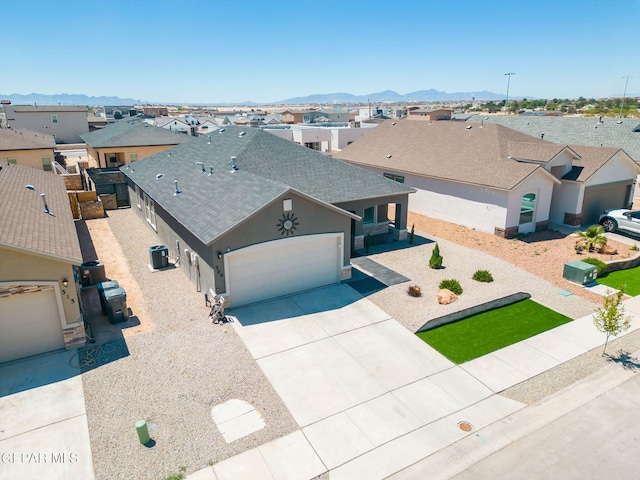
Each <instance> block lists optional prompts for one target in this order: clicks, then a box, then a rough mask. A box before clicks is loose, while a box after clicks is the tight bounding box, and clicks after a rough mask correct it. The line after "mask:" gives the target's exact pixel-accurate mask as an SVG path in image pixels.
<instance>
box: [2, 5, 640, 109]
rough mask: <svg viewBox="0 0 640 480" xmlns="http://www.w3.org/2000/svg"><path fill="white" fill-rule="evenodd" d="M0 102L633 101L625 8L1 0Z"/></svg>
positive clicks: (634, 61)
mask: <svg viewBox="0 0 640 480" xmlns="http://www.w3.org/2000/svg"><path fill="white" fill-rule="evenodd" d="M2 3H3V5H2V7H1V8H0V16H1V18H2V25H3V28H2V42H0V62H1V63H0V69H1V71H2V75H1V76H0V93H2V94H13V93H20V94H28V93H32V92H37V93H45V94H55V93H84V94H87V95H94V96H100V95H108V96H119V97H130V98H134V99H140V100H143V101H144V100H147V101H157V102H163V101H164V102H179V103H198V102H200V103H215V102H241V101H246V100H251V101H256V102H269V101H277V100H283V99H286V98H291V97H296V96H306V95H310V94H314V93H333V92H348V93H353V94H358V95H363V94H368V93H373V92H379V91H382V90H395V91H397V92H398V93H402V94H404V93H409V92H413V91H416V90H426V89H430V88H433V89H436V90H442V91H446V92H459V91H465V92H468V91H482V90H489V91H492V92H496V93H505V92H506V88H507V77H506V76H505V75H504V74H505V73H506V72H515V74H516V75H515V76H513V77H512V78H511V85H510V91H509V96H510V97H512V96H528V97H536V98H554V97H556V98H565V97H568V98H573V97H578V96H584V97H587V98H589V97H602V96H609V95H616V94H618V95H621V94H622V93H623V90H624V84H625V80H624V78H623V77H625V76H630V77H631V78H630V79H629V86H628V90H627V94H628V95H629V94H634V92H637V94H638V95H640V61H639V60H640V54H639V51H638V38H639V37H638V34H637V25H638V23H639V21H640V1H638V0H575V1H574V0H554V1H549V0H533V1H529V0H509V1H506V0H484V1H480V0H438V1H436V0H415V1H414V0H396V1H377V0H322V1H305V0H271V1H267V0H264V1H255V0H240V1H231V0H227V1H205V0H200V1H190V0H174V1H165V0H153V1H150V0H125V1H121V0H109V1H92V0H88V1H87V0H85V1H82V2H79V1H75V0H64V1H59V2H58V1H55V2H54V1H51V0H46V1H45V0H42V1H36V0H22V1H13V2H9V1H4V2H2Z"/></svg>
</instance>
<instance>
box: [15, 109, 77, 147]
mask: <svg viewBox="0 0 640 480" xmlns="http://www.w3.org/2000/svg"><path fill="white" fill-rule="evenodd" d="M5 109H6V111H7V121H8V123H9V125H11V127H12V128H14V129H20V128H26V129H27V130H33V131H34V132H42V133H46V134H47V135H55V137H56V142H58V143H80V142H82V139H81V138H80V135H81V134H83V133H88V132H89V120H88V117H87V112H86V111H85V112H82V111H80V112H51V111H43V112H24V113H22V112H17V113H16V112H14V111H13V109H12V107H11V105H6V106H5ZM52 114H54V115H57V117H58V122H57V123H53V121H52V120H51V115H52Z"/></svg>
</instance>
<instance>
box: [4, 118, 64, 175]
mask: <svg viewBox="0 0 640 480" xmlns="http://www.w3.org/2000/svg"><path fill="white" fill-rule="evenodd" d="M55 148H56V141H55V139H54V138H53V137H52V136H51V135H45V134H43V133H39V132H34V131H32V130H14V129H13V128H11V129H9V128H2V129H0V162H3V163H9V164H14V165H23V166H25V167H32V168H37V169H39V170H44V171H47V172H51V171H53V160H54V150H55Z"/></svg>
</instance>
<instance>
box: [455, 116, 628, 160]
mask: <svg viewBox="0 0 640 480" xmlns="http://www.w3.org/2000/svg"><path fill="white" fill-rule="evenodd" d="M618 120H619V119H617V118H603V119H602V123H599V121H598V117H537V116H511V115H474V116H472V117H470V118H468V119H467V122H481V121H484V123H485V124H486V123H498V124H500V125H504V126H505V127H509V128H513V129H514V130H518V131H520V132H523V133H526V134H528V135H531V136H533V137H537V138H540V135H541V134H543V133H544V139H545V140H548V141H550V142H555V143H561V144H564V145H584V146H591V147H599V146H604V147H614V148H621V149H623V150H624V151H625V152H626V153H627V154H628V155H629V156H630V157H631V158H633V159H634V160H635V161H636V162H638V161H640V132H634V129H635V128H636V127H638V125H640V120H638V119H633V118H623V119H622V123H620V124H619V123H617V122H618Z"/></svg>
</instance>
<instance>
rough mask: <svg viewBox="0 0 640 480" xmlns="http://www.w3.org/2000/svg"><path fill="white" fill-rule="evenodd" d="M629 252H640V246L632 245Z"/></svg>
mask: <svg viewBox="0 0 640 480" xmlns="http://www.w3.org/2000/svg"><path fill="white" fill-rule="evenodd" d="M629 250H631V251H633V252H637V251H638V250H640V248H638V245H636V244H635V243H634V244H633V245H631V246H630V247H629Z"/></svg>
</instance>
